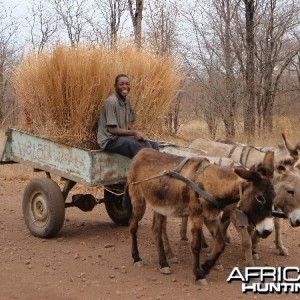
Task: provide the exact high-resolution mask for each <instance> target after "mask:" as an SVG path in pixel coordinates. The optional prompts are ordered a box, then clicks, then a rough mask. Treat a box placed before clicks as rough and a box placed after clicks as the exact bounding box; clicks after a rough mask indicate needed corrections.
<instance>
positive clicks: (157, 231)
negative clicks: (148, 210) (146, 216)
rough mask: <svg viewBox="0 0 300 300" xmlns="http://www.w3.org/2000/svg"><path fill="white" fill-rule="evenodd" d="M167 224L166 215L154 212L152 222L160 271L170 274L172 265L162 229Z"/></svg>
mask: <svg viewBox="0 0 300 300" xmlns="http://www.w3.org/2000/svg"><path fill="white" fill-rule="evenodd" d="M164 224H166V217H165V216H163V215H161V214H159V213H156V212H154V213H153V223H152V232H153V235H154V238H155V241H156V246H157V251H158V258H159V264H160V271H161V272H162V273H163V274H170V273H171V270H170V266H169V264H168V261H167V257H166V253H165V249H164V245H163V240H162V231H163V226H164Z"/></svg>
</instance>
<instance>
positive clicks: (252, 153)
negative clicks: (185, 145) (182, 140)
mask: <svg viewBox="0 0 300 300" xmlns="http://www.w3.org/2000/svg"><path fill="white" fill-rule="evenodd" d="M282 137H283V141H284V146H285V147H283V148H282V147H274V148H273V149H272V151H274V154H275V158H274V163H275V165H276V164H277V163H279V162H281V161H284V160H287V159H292V160H294V161H295V162H296V161H297V160H298V159H299V153H298V149H299V148H298V145H296V146H293V145H292V144H291V143H289V142H288V140H287V139H286V137H285V135H284V134H282ZM189 148H190V149H191V150H198V151H202V152H204V153H205V155H209V156H217V157H228V158H232V159H233V160H234V161H236V162H239V163H240V164H242V165H243V166H245V167H247V168H250V167H251V166H252V165H254V164H256V163H257V162H259V161H262V159H263V158H264V155H265V152H264V151H261V150H260V149H258V148H256V147H253V146H248V145H244V144H240V143H233V145H232V144H228V143H227V142H226V143H219V142H214V141H210V140H206V139H202V138H198V139H196V140H194V141H192V142H191V144H190V145H189Z"/></svg>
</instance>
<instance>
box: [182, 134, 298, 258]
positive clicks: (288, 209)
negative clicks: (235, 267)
mask: <svg viewBox="0 0 300 300" xmlns="http://www.w3.org/2000/svg"><path fill="white" fill-rule="evenodd" d="M282 137H283V140H284V147H282V146H279V147H266V149H264V148H262V147H252V146H248V145H245V144H240V143H236V142H232V141H228V140H225V141H224V140H222V143H224V142H225V143H226V145H225V146H226V147H227V148H226V149H227V151H228V149H229V148H228V146H229V147H232V145H237V146H239V147H242V149H247V147H248V148H249V149H252V148H253V150H252V154H255V153H258V152H257V151H260V152H261V153H265V152H266V151H267V150H268V149H272V150H274V151H275V159H276V153H277V156H278V157H280V158H284V159H283V160H282V161H277V164H276V165H275V172H274V179H273V184H274V188H275V191H276V197H275V199H274V208H275V210H281V211H282V212H283V213H284V214H285V215H286V216H287V218H288V219H289V222H290V224H291V226H293V227H296V226H300V172H299V166H297V164H299V160H297V159H298V150H299V146H298V145H296V146H293V145H292V144H291V143H289V142H288V141H287V139H286V137H285V136H284V134H283V135H282ZM197 141H198V143H197V145H198V146H199V147H201V149H202V148H204V144H205V145H207V141H205V142H204V143H203V144H202V140H201V139H198V140H197ZM200 141H201V143H200ZM222 143H219V142H214V143H213V145H214V147H212V148H211V149H210V154H211V155H215V154H216V153H217V151H220V149H221V148H222V149H223V150H224V149H225V148H224V144H223V145H222ZM192 144H193V143H192ZM192 144H191V145H192ZM191 145H190V146H191ZM216 146H217V147H216ZM193 147H195V143H194V146H193ZM216 148H218V150H217V151H216V150H215V149H216ZM231 149H233V148H231ZM284 149H285V150H284ZM256 150H257V151H256ZM284 151H285V156H284ZM218 153H220V152H218ZM224 153H225V152H224ZM237 153H238V151H237ZM241 158H242V154H241V157H240V158H237V159H240V161H243V162H244V163H247V159H246V158H245V160H242V159H241ZM253 159H254V158H253ZM228 214H229V212H227V214H224V216H223V221H222V224H223V225H222V226H223V227H224V228H227V227H228V225H229V224H228V222H229V221H228V220H229V219H231V221H232V223H233V224H234V223H235V213H234V211H232V212H231V217H230V218H229V216H228ZM228 218H229V219H228ZM274 223H275V244H276V248H277V249H279V254H280V255H285V256H287V255H288V254H289V252H288V249H287V248H285V247H284V245H283V242H282V237H281V219H279V218H276V217H275V218H274ZM186 227H187V220H183V222H182V226H181V229H180V235H181V237H183V236H184V233H185V232H186V231H187V228H186ZM237 229H238V228H237ZM238 231H239V229H238ZM258 241H259V238H257V237H256V235H255V234H254V235H253V240H252V247H253V249H252V252H253V257H254V258H256V259H258V258H259V256H258V254H257V252H256V247H257V244H258ZM248 251H249V250H248ZM246 256H247V254H246ZM249 260H250V259H247V258H246V261H249ZM250 264H252V263H250Z"/></svg>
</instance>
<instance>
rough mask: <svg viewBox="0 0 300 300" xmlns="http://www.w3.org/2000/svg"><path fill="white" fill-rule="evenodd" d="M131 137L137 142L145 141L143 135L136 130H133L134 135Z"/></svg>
mask: <svg viewBox="0 0 300 300" xmlns="http://www.w3.org/2000/svg"><path fill="white" fill-rule="evenodd" d="M133 136H134V138H135V139H136V140H137V141H144V140H145V136H144V135H143V133H142V132H140V131H138V130H134V135H133Z"/></svg>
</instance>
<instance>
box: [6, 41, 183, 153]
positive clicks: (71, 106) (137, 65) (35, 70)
mask: <svg viewBox="0 0 300 300" xmlns="http://www.w3.org/2000/svg"><path fill="white" fill-rule="evenodd" d="M119 73H125V74H127V75H128V76H129V78H130V81H131V91H130V98H131V102H132V105H133V107H134V110H135V112H136V114H137V120H136V123H135V127H136V128H137V129H139V130H142V131H144V132H145V133H146V135H147V136H148V137H149V138H159V135H160V133H161V132H162V128H163V127H164V117H165V115H166V114H167V112H168V110H169V109H170V104H171V102H172V100H173V98H174V97H175V96H176V93H177V92H178V88H179V82H180V79H181V77H180V74H179V73H178V72H177V70H176V65H175V63H174V61H173V60H172V58H170V57H158V56H154V55H152V54H150V53H147V52H145V51H142V50H136V49H134V48H130V47H126V48H123V49H121V50H118V51H116V50H107V49H104V48H98V49H96V48H87V47H78V48H68V47H64V46H59V47H57V48H55V49H54V50H53V51H52V52H51V53H41V54H29V55H28V56H27V57H25V59H24V60H23V62H22V63H21V64H20V65H19V66H18V67H17V68H16V70H15V72H14V74H13V78H12V83H13V85H14V87H15V90H16V93H17V96H18V99H19V102H20V106H21V108H22V109H21V110H22V111H23V112H24V118H23V120H25V119H26V120H27V121H26V122H25V121H23V122H22V125H20V127H21V128H20V129H22V130H25V131H30V132H31V133H34V134H37V135H39V136H41V137H46V138H49V139H52V140H54V141H57V142H61V143H65V144H69V145H72V146H78V147H85V148H90V149H95V148H96V147H97V146H96V135H95V133H96V130H95V128H96V124H97V121H98V118H99V111H100V109H101V107H102V105H103V102H104V100H105V99H106V98H107V97H108V96H109V95H110V94H111V93H112V92H113V91H114V87H113V84H114V79H115V77H116V75H117V74H119Z"/></svg>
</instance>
